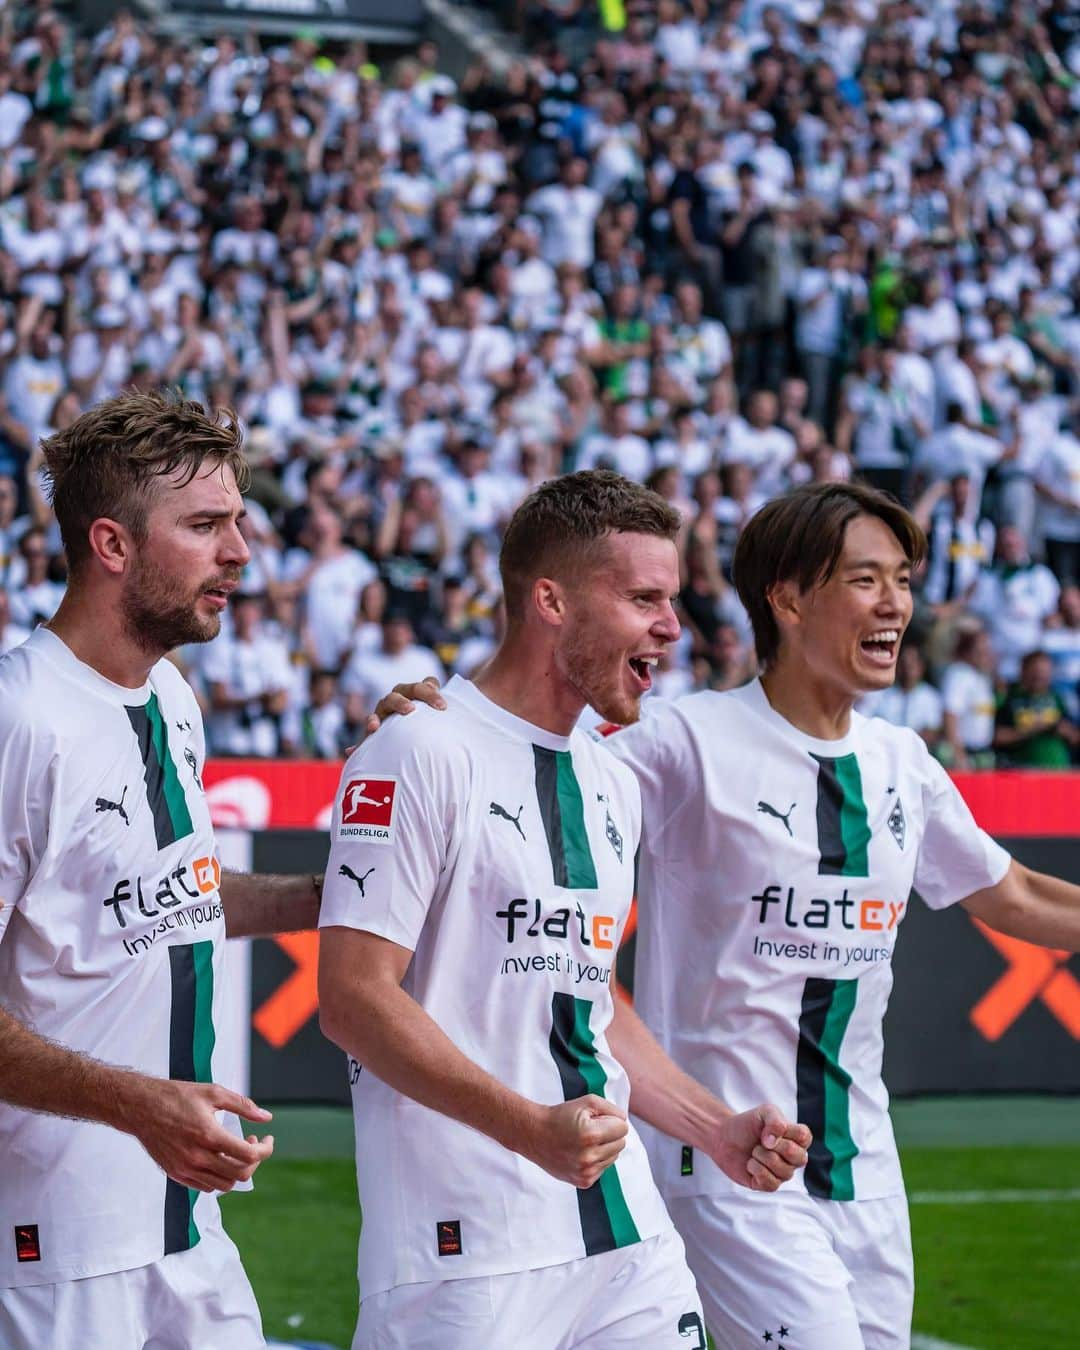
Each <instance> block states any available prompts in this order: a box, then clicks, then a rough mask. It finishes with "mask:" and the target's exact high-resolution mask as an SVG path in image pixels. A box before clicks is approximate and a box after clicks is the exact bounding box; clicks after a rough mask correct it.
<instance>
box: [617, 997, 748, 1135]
mask: <svg viewBox="0 0 1080 1350" xmlns="http://www.w3.org/2000/svg"><path fill="white" fill-rule="evenodd" d="M607 1040H608V1046H609V1047H610V1049H611V1053H612V1054H613V1055H614V1056H615V1058H616V1059H617V1060H618V1062H619V1063H620V1064H621V1065H622V1066H623V1068H624V1069H625V1070H626V1076H627V1077H628V1078H629V1080H630V1110H631V1111H632V1112H633V1113H634V1115H636V1116H640V1117H641V1119H642V1120H645V1121H648V1123H649V1124H650V1125H655V1126H656V1128H657V1129H658V1130H663V1132H664V1133H665V1134H667V1135H670V1136H671V1137H672V1138H673V1139H678V1140H679V1141H680V1142H681V1143H684V1144H691V1145H692V1146H693V1147H694V1148H699V1149H702V1150H704V1151H705V1152H706V1153H708V1152H710V1151H711V1148H712V1146H713V1145H714V1144H715V1140H716V1135H717V1128H718V1126H719V1125H720V1123H721V1122H722V1121H723V1120H725V1119H726V1118H727V1117H728V1116H730V1115H731V1114H732V1112H731V1110H730V1108H729V1107H727V1106H725V1105H724V1103H723V1102H722V1101H720V1099H719V1098H718V1097H714V1096H713V1094H712V1093H711V1092H710V1091H709V1090H708V1089H707V1088H704V1087H702V1085H701V1084H700V1083H699V1082H697V1080H696V1079H694V1078H691V1077H690V1075H689V1074H687V1073H684V1072H683V1070H682V1069H680V1068H679V1066H678V1065H677V1064H676V1063H675V1062H674V1061H673V1060H672V1059H671V1058H670V1057H669V1056H668V1055H667V1054H666V1053H665V1052H664V1050H663V1049H661V1047H660V1045H659V1044H658V1043H657V1041H656V1039H655V1037H654V1036H653V1034H652V1032H651V1031H650V1030H649V1029H648V1027H647V1026H646V1025H645V1023H644V1022H643V1021H642V1020H641V1018H640V1017H639V1016H638V1015H637V1013H636V1012H634V1010H633V1008H631V1007H630V1005H629V1004H627V1003H625V1002H624V1001H623V1000H622V999H616V1000H615V1013H614V1016H613V1017H612V1020H611V1024H610V1025H609V1027H608V1030H607Z"/></svg>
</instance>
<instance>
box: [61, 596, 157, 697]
mask: <svg viewBox="0 0 1080 1350" xmlns="http://www.w3.org/2000/svg"><path fill="white" fill-rule="evenodd" d="M46 627H47V628H48V629H49V631H50V632H51V633H54V634H55V635H56V636H57V637H58V638H59V639H60V641H61V642H62V643H63V644H64V646H65V647H67V648H68V649H69V650H70V651H71V653H72V654H73V655H74V656H75V657H77V658H78V660H80V661H82V662H83V664H84V665H87V666H89V667H90V668H91V670H96V671H97V673H98V674H99V675H103V676H104V677H105V679H107V680H111V681H112V683H113V684H119V685H121V686H123V687H124V688H125V689H141V688H142V686H143V685H144V684H145V683H146V681H147V680H148V679H149V677H150V671H151V670H152V669H153V668H154V666H155V665H156V664H157V662H158V661H159V660H160V659H161V656H163V655H164V653H163V652H162V653H159V654H158V655H156V656H155V655H154V654H153V653H148V652H147V651H146V648H145V647H140V646H139V645H138V644H137V643H135V642H133V641H132V639H131V637H130V636H129V635H128V633H127V632H126V631H125V630H124V628H123V625H122V623H121V622H120V617H119V614H118V613H117V612H116V609H115V607H113V606H109V605H106V604H103V603H100V602H97V603H95V601H94V599H92V598H91V597H90V596H89V595H85V594H83V593H82V592H81V590H78V589H75V590H73V589H71V588H70V587H69V589H68V592H67V594H66V595H65V596H64V598H63V600H62V601H61V602H60V608H59V609H58V610H57V611H56V613H55V614H54V615H53V617H52V618H51V619H50V620H49V622H48V623H47V624H46Z"/></svg>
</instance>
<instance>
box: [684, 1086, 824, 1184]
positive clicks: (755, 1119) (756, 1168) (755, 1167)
mask: <svg viewBox="0 0 1080 1350" xmlns="http://www.w3.org/2000/svg"><path fill="white" fill-rule="evenodd" d="M812 1138H813V1136H812V1134H811V1133H810V1130H809V1128H808V1127H807V1126H806V1125H792V1124H791V1123H790V1122H789V1121H787V1120H785V1119H784V1117H783V1115H782V1114H781V1113H780V1112H779V1111H778V1110H777V1108H776V1107H775V1106H758V1107H755V1108H754V1110H752V1111H743V1112H741V1113H740V1114H739V1115H735V1116H728V1117H727V1118H726V1119H725V1120H724V1122H723V1124H722V1125H721V1126H720V1129H719V1130H718V1132H717V1140H716V1145H715V1147H714V1148H713V1149H711V1150H710V1153H711V1156H712V1160H713V1162H715V1163H716V1165H717V1166H718V1167H719V1168H720V1169H721V1171H722V1172H723V1173H724V1174H725V1176H729V1177H730V1178H731V1180H732V1181H735V1182H738V1184H739V1185H740V1186H748V1187H749V1188H750V1190H752V1191H775V1190H777V1189H778V1188H779V1187H780V1186H782V1185H783V1183H784V1182H785V1181H790V1180H791V1178H792V1177H793V1176H794V1175H795V1173H796V1172H797V1171H798V1169H799V1168H800V1167H805V1166H806V1157H807V1154H806V1150H807V1149H808V1148H809V1147H810V1141H811V1139H812Z"/></svg>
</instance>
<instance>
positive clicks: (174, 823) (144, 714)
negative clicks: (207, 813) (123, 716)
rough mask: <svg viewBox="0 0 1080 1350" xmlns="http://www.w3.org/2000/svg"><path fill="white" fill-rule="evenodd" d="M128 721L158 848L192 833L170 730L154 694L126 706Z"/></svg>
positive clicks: (192, 826) (189, 814)
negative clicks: (136, 704) (171, 748)
mask: <svg viewBox="0 0 1080 1350" xmlns="http://www.w3.org/2000/svg"><path fill="white" fill-rule="evenodd" d="M126 712H127V715H128V720H129V721H130V723H131V729H132V730H133V731H134V732H135V737H136V739H137V740H138V742H139V754H140V755H141V756H142V762H143V780H144V781H145V783H146V800H147V801H148V802H149V804H150V813H151V815H152V817H153V820H154V834H155V836H156V838H157V846H158V848H159V849H162V848H166V847H167V846H168V845H169V844H174V843H175V842H176V841H177V840H178V839H184V838H186V837H187V835H189V834H194V833H195V826H194V825H193V824H192V821H191V812H190V811H189V810H188V804H187V799H186V797H185V796H184V788H183V785H182V783H181V782H180V778H179V775H178V774H177V772H176V765H175V763H174V762H173V757H172V755H170V754H169V729H168V725H167V723H166V721H165V719H164V718H163V717H162V715H161V708H160V707H159V706H158V700H157V694H151V695H150V698H149V699H148V700H147V702H146V703H145V704H143V705H142V707H138V708H127V709H126Z"/></svg>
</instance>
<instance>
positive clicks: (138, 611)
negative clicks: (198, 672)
mask: <svg viewBox="0 0 1080 1350" xmlns="http://www.w3.org/2000/svg"><path fill="white" fill-rule="evenodd" d="M225 579H228V580H229V581H235V580H238V579H239V578H238V574H237V573H236V572H233V573H232V574H230V575H229V576H228V577H227V578H226V577H221V576H219V577H215V578H213V579H212V580H210V581H207V582H206V583H205V584H204V585H203V586H201V587H199V589H198V590H196V591H191V590H188V589H187V587H186V586H184V584H183V583H182V582H180V581H179V580H177V578H176V577H175V576H173V575H172V574H171V573H169V572H167V571H166V570H165V569H164V568H162V567H159V566H158V565H157V563H154V562H151V561H149V560H147V559H144V558H138V557H137V558H136V559H135V561H134V563H133V565H132V569H131V575H130V577H129V578H128V583H127V586H126V587H125V588H124V594H123V599H122V600H121V602H120V605H121V611H122V614H123V619H124V627H125V628H126V629H127V632H128V634H129V636H130V637H131V638H132V640H133V641H134V642H136V643H137V644H138V645H139V646H140V647H141V648H142V649H143V650H144V651H146V652H151V653H155V654H159V655H160V654H163V653H165V652H171V651H172V650H173V648H174V647H182V646H184V645H185V644H186V643H188V642H209V641H210V640H211V638H215V637H217V635H218V633H219V632H220V631H221V616H220V614H207V615H201V614H200V613H199V611H198V608H197V606H198V602H199V597H200V596H201V595H203V594H205V592H206V591H207V589H209V588H210V587H212V586H214V585H220V583H221V582H222V581H223V580H225Z"/></svg>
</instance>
